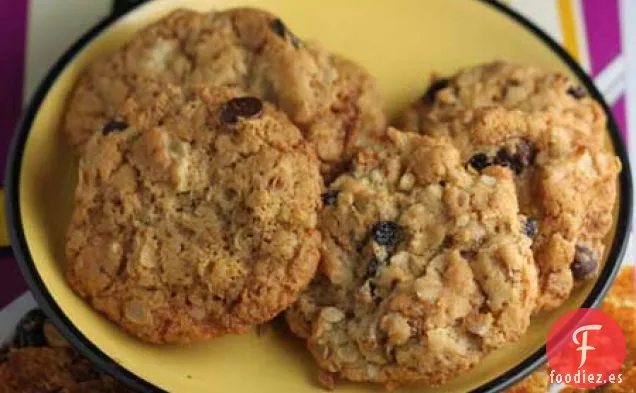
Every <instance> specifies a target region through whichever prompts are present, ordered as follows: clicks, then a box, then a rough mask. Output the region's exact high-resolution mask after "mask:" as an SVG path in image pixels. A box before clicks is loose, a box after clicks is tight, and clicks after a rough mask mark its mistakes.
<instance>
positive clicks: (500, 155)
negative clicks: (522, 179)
mask: <svg viewBox="0 0 636 393" xmlns="http://www.w3.org/2000/svg"><path fill="white" fill-rule="evenodd" d="M494 163H495V165H500V166H505V167H508V168H510V169H512V170H513V171H515V173H516V174H519V173H521V170H522V167H521V165H520V164H519V162H518V161H517V159H516V157H515V156H514V154H511V153H510V151H509V150H508V149H507V148H502V149H500V150H499V151H498V152H497V155H496V156H495V160H494Z"/></svg>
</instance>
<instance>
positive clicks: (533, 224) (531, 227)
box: [523, 217, 539, 239]
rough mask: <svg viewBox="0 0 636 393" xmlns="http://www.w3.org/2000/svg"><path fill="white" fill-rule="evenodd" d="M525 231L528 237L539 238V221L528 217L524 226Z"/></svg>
mask: <svg viewBox="0 0 636 393" xmlns="http://www.w3.org/2000/svg"><path fill="white" fill-rule="evenodd" d="M523 230H524V232H525V233H526V236H528V237H529V238H531V239H533V238H534V237H535V236H537V233H539V221H537V220H536V219H534V218H532V217H528V219H526V222H525V223H524V225H523Z"/></svg>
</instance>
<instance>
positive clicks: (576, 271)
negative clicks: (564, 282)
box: [570, 244, 598, 280]
mask: <svg viewBox="0 0 636 393" xmlns="http://www.w3.org/2000/svg"><path fill="white" fill-rule="evenodd" d="M597 267H598V260H597V258H596V255H594V251H592V250H591V249H590V248H589V247H587V246H585V245H581V244H577V245H576V249H575V251H574V262H572V265H570V269H571V270H572V275H573V276H574V278H575V279H576V280H585V279H587V278H589V277H590V276H591V275H593V274H594V273H595V272H596V269H597Z"/></svg>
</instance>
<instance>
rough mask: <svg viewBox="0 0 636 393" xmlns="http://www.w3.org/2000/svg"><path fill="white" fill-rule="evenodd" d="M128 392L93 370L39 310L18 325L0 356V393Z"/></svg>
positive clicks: (25, 317)
mask: <svg viewBox="0 0 636 393" xmlns="http://www.w3.org/2000/svg"><path fill="white" fill-rule="evenodd" d="M42 392H60V393H127V392H130V391H129V390H128V389H126V388H124V387H122V386H120V385H119V384H117V383H116V382H115V381H114V380H113V379H112V378H110V377H108V376H106V375H104V374H101V373H99V372H97V371H96V370H94V369H93V367H92V366H91V364H90V363H89V362H88V361H87V360H86V359H84V358H82V357H81V356H80V355H79V354H77V352H75V350H74V349H73V348H71V347H70V345H69V344H68V343H67V342H66V341H65V340H64V339H63V338H62V337H61V335H60V333H59V332H58V331H57V330H56V329H55V328H54V327H53V325H52V324H51V323H50V322H49V321H48V320H47V319H46V318H45V317H44V314H43V313H42V311H40V310H39V309H35V310H32V311H30V312H29V313H27V314H26V315H25V316H24V317H23V318H22V320H21V321H20V322H19V324H18V326H17V328H16V331H15V334H14V336H13V339H12V340H11V342H10V344H9V346H8V347H7V348H5V349H4V350H3V351H2V353H1V355H0V393H42Z"/></svg>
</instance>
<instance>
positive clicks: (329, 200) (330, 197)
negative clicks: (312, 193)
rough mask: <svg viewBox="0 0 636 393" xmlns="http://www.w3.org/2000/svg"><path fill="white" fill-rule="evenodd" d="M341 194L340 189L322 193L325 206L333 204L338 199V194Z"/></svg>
mask: <svg viewBox="0 0 636 393" xmlns="http://www.w3.org/2000/svg"><path fill="white" fill-rule="evenodd" d="M339 194H340V191H339V190H329V191H327V192H325V193H324V194H322V195H321V196H320V197H321V198H322V203H323V204H324V205H325V206H329V205H333V204H334V203H336V201H337V200H338V195H339Z"/></svg>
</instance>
